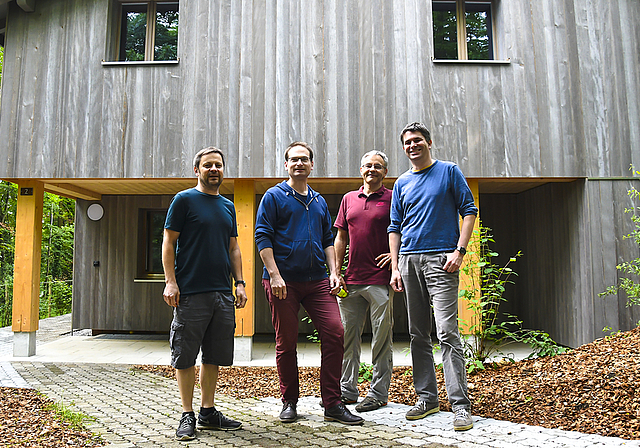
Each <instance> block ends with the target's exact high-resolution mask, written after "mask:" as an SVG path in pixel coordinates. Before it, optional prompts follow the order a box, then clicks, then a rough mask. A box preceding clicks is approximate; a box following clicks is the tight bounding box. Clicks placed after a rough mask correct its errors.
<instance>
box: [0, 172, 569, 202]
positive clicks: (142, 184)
mask: <svg viewBox="0 0 640 448" xmlns="http://www.w3.org/2000/svg"><path fill="white" fill-rule="evenodd" d="M469 179H470V180H471V179H474V180H477V181H478V190H479V192H480V194H517V193H522V192H523V191H527V190H530V189H532V188H536V187H539V186H541V185H544V184H547V183H558V182H573V181H575V180H578V179H579V178H569V177H554V178H549V177H540V178H531V177H526V178H503V177H501V178H469ZM3 180H5V181H8V182H12V183H15V184H20V183H21V182H24V181H27V180H29V181H33V180H35V181H38V182H42V183H43V184H44V191H46V192H48V193H53V194H57V195H59V196H64V197H69V198H72V199H84V200H88V201H99V200H100V199H101V198H102V196H104V195H145V196H155V195H171V196H173V195H174V194H176V193H177V192H179V191H182V190H185V189H187V188H191V187H194V186H195V185H196V179H195V178H193V177H189V178H144V179H132V178H130V179H33V178H30V179H9V178H5V179H3ZM234 180H247V179H244V178H242V179H236V178H225V179H224V182H223V183H222V185H221V187H220V192H221V193H222V194H233V190H234ZM250 180H253V181H255V192H256V194H263V193H264V192H265V191H267V189H268V188H270V187H272V186H273V185H275V184H277V183H279V182H282V181H283V180H286V178H257V179H250ZM395 180H396V178H386V179H385V181H384V183H385V185H386V186H387V187H388V188H391V187H392V186H393V183H394V182H395ZM309 185H311V187H312V188H313V189H314V190H316V191H318V192H319V193H321V194H344V193H346V192H348V191H352V190H357V189H358V188H360V186H361V185H362V179H361V178H360V177H347V178H313V177H311V178H309Z"/></svg>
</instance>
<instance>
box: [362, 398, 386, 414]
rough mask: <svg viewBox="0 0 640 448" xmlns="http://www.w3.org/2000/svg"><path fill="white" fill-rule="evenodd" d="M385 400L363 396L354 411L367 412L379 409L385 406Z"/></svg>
mask: <svg viewBox="0 0 640 448" xmlns="http://www.w3.org/2000/svg"><path fill="white" fill-rule="evenodd" d="M386 405H387V402H386V401H380V400H378V399H377V398H373V397H368V396H367V397H365V399H364V400H362V403H360V404H359V405H358V406H356V411H358V412H368V411H375V410H376V409H380V408H381V407H382V406H386Z"/></svg>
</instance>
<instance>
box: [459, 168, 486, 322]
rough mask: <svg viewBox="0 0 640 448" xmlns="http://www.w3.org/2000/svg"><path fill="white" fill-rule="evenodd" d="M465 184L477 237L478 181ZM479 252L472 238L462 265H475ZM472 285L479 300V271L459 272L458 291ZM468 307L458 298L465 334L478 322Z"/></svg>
mask: <svg viewBox="0 0 640 448" xmlns="http://www.w3.org/2000/svg"><path fill="white" fill-rule="evenodd" d="M467 183H468V184H469V188H471V192H472V193H473V198H474V200H475V203H476V207H478V218H477V219H476V222H475V225H474V228H473V232H474V233H473V234H474V235H477V234H478V233H479V232H480V212H479V210H480V196H479V193H478V181H477V180H475V179H471V180H469V179H467ZM479 250H480V246H479V244H478V241H477V240H476V238H474V237H473V236H472V237H471V241H470V243H469V247H468V248H467V251H468V252H469V254H468V255H467V256H466V257H464V265H466V264H469V263H474V264H475V263H477V262H478V256H479ZM464 265H463V266H464ZM472 285H474V286H475V288H476V298H479V297H480V285H481V283H480V271H479V270H478V269H474V270H473V271H472V274H471V275H470V276H469V275H467V274H465V273H464V272H462V270H461V271H460V286H459V289H460V290H463V289H468V288H471V287H472ZM468 305H469V302H468V301H467V300H466V299H464V298H460V299H459V300H458V318H459V320H460V321H461V325H460V328H461V329H462V330H463V333H467V331H465V330H467V329H468V328H469V326H470V325H475V324H477V323H479V322H480V315H479V314H477V313H474V312H473V311H472V310H469V309H468Z"/></svg>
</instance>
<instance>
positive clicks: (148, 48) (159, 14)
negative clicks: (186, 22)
mask: <svg viewBox="0 0 640 448" xmlns="http://www.w3.org/2000/svg"><path fill="white" fill-rule="evenodd" d="M178 17H179V9H178V2H121V3H120V23H119V29H120V33H119V35H120V37H119V40H118V51H117V54H118V60H119V61H175V60H177V59H178Z"/></svg>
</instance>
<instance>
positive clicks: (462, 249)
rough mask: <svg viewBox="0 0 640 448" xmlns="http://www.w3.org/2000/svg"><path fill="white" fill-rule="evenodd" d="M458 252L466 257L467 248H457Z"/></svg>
mask: <svg viewBox="0 0 640 448" xmlns="http://www.w3.org/2000/svg"><path fill="white" fill-rule="evenodd" d="M456 250H457V251H458V252H460V253H461V254H462V255H466V253H467V249H466V248H465V247H462V246H458V247H456Z"/></svg>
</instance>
